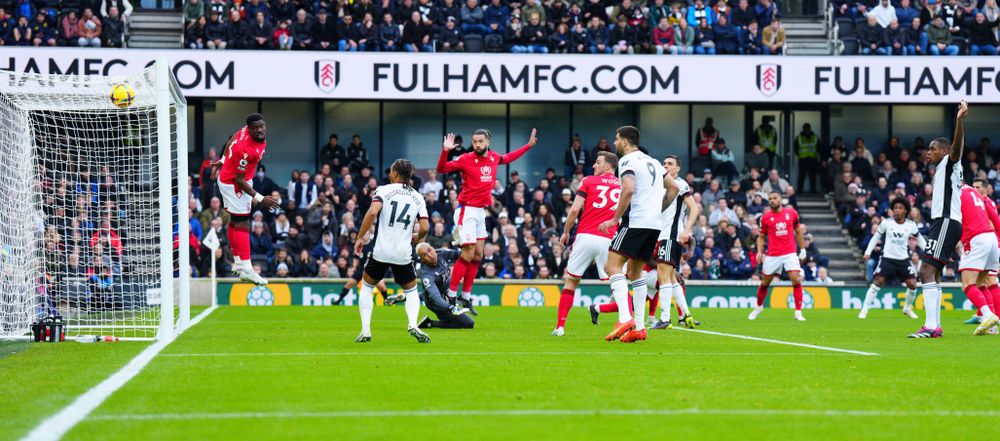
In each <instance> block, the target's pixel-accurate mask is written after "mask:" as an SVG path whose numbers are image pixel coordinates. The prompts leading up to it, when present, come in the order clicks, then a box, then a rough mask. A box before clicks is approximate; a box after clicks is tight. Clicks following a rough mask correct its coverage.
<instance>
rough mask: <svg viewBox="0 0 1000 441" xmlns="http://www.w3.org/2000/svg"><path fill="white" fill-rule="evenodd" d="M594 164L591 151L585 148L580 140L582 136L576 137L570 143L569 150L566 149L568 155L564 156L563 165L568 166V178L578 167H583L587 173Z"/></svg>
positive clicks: (566, 169)
mask: <svg viewBox="0 0 1000 441" xmlns="http://www.w3.org/2000/svg"><path fill="white" fill-rule="evenodd" d="M592 162H593V160H591V156H590V151H588V150H587V149H584V148H583V142H582V141H581V140H580V135H579V134H577V135H574V136H573V139H572V140H571V141H570V144H569V148H568V149H566V154H565V155H563V164H564V165H565V166H566V168H565V171H566V176H571V175H572V174H573V172H574V171H575V170H576V169H577V168H578V167H583V169H584V171H585V172H586V170H587V169H588V168H589V167H590V164H591V163H592Z"/></svg>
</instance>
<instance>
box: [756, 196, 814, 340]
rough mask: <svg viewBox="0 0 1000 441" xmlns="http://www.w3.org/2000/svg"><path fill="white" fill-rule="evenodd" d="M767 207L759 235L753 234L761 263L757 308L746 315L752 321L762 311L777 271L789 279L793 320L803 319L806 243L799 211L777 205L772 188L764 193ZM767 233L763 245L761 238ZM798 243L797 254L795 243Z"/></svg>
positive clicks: (761, 221)
mask: <svg viewBox="0 0 1000 441" xmlns="http://www.w3.org/2000/svg"><path fill="white" fill-rule="evenodd" d="M768 202H769V203H770V207H771V210H770V211H767V212H765V213H764V214H763V215H761V217H760V236H757V264H758V265H761V279H760V286H758V287H757V307H756V308H754V309H753V311H751V312H750V316H749V317H747V318H749V319H750V320H756V319H757V316H758V315H760V313H761V312H763V311H764V299H765V298H766V297H767V289H768V287H769V286H770V285H771V281H772V280H774V278H775V277H780V276H781V271H782V270H785V272H787V273H788V278H790V279H792V296H793V297H794V298H795V320H798V321H805V317H803V316H802V266H801V263H800V262H801V261H803V260H805V258H806V242H805V239H804V238H803V236H802V230H800V229H799V213H798V212H796V211H795V209H794V208H792V207H782V206H781V193H779V192H777V191H772V192H771V194H769V195H768ZM765 236H767V248H766V251H764V250H765V248H764V237H765ZM796 244H797V245H798V249H799V252H798V256H796V254H795V246H796Z"/></svg>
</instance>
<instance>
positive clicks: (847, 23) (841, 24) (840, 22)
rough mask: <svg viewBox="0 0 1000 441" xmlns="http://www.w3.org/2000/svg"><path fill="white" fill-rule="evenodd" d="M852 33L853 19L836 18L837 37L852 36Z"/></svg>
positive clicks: (853, 31)
mask: <svg viewBox="0 0 1000 441" xmlns="http://www.w3.org/2000/svg"><path fill="white" fill-rule="evenodd" d="M854 33H855V30H854V20H851V19H849V18H838V19H837V38H840V39H843V38H844V37H853V36H854Z"/></svg>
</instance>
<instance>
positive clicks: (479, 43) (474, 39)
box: [465, 34, 483, 52]
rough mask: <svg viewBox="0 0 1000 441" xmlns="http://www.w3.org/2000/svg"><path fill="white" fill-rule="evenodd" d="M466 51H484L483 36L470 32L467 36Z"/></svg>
mask: <svg viewBox="0 0 1000 441" xmlns="http://www.w3.org/2000/svg"><path fill="white" fill-rule="evenodd" d="M465 51H466V52H482V51H483V36H482V35H479V34H468V35H466V36H465Z"/></svg>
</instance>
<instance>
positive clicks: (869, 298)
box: [861, 283, 879, 311]
mask: <svg viewBox="0 0 1000 441" xmlns="http://www.w3.org/2000/svg"><path fill="white" fill-rule="evenodd" d="M878 290H879V287H878V285H876V284H874V283H872V284H871V285H868V292H867V293H865V301H864V303H862V304H861V310H862V311H868V308H870V307H871V304H872V302H874V301H875V296H877V295H878Z"/></svg>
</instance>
